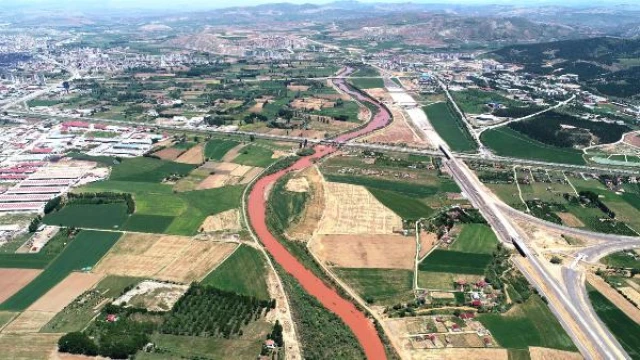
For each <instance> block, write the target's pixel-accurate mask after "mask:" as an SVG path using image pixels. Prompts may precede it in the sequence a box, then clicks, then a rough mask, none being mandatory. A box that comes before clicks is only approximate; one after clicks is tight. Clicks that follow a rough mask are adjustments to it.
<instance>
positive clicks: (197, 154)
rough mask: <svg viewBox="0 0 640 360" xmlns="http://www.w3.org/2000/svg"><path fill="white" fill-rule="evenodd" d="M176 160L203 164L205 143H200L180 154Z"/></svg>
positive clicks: (184, 162)
mask: <svg viewBox="0 0 640 360" xmlns="http://www.w3.org/2000/svg"><path fill="white" fill-rule="evenodd" d="M175 161H176V162H178V163H182V164H193V165H198V164H202V162H203V161H204V144H198V145H196V146H194V147H192V148H191V149H189V150H187V151H186V152H184V153H183V154H182V155H180V156H179V157H178V158H177V159H176V160H175Z"/></svg>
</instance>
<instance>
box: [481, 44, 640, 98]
mask: <svg viewBox="0 0 640 360" xmlns="http://www.w3.org/2000/svg"><path fill="white" fill-rule="evenodd" d="M491 56H493V57H494V58H496V59H497V60H499V61H503V62H509V63H515V64H521V65H523V66H524V70H523V71H525V72H529V73H533V74H550V73H556V74H565V73H572V74H578V75H579V76H580V80H581V81H582V82H583V83H584V84H585V85H587V86H589V87H591V88H593V89H594V90H596V91H598V92H600V93H602V94H605V95H610V96H616V97H638V96H639V95H640V38H635V39H622V38H613V37H599V38H591V39H580V40H563V41H554V42H549V43H540V44H527V45H513V46H507V47H504V48H502V49H500V50H496V51H494V52H492V53H491Z"/></svg>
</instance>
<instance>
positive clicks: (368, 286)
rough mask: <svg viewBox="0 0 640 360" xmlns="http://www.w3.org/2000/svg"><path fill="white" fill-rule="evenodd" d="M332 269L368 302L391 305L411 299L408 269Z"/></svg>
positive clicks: (411, 291) (411, 287)
mask: <svg viewBox="0 0 640 360" xmlns="http://www.w3.org/2000/svg"><path fill="white" fill-rule="evenodd" d="M334 271H335V272H336V274H337V275H338V276H339V277H340V278H341V279H342V280H344V281H345V282H346V283H347V284H349V285H350V286H351V287H352V288H353V289H354V290H355V291H356V292H357V293H358V294H359V295H360V296H361V297H362V298H363V299H364V300H365V301H366V302H368V303H370V304H380V305H393V304H397V303H399V302H403V301H408V300H412V299H413V272H412V271H410V270H398V269H356V268H335V269H334Z"/></svg>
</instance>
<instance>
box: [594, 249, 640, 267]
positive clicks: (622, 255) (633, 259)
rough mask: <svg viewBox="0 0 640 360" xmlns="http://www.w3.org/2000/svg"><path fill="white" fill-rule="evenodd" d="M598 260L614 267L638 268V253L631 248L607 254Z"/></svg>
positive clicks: (639, 262)
mask: <svg viewBox="0 0 640 360" xmlns="http://www.w3.org/2000/svg"><path fill="white" fill-rule="evenodd" d="M600 262H601V263H603V264H605V265H607V266H609V267H614V268H625V269H640V255H639V254H638V253H636V252H635V251H633V250H630V251H621V252H617V253H613V254H611V255H607V256H605V257H604V258H602V259H601V260H600Z"/></svg>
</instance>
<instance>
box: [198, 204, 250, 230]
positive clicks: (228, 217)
mask: <svg viewBox="0 0 640 360" xmlns="http://www.w3.org/2000/svg"><path fill="white" fill-rule="evenodd" d="M200 227H201V228H202V231H223V230H231V231H236V230H240V229H241V226H240V213H239V211H238V210H237V209H231V210H227V211H223V212H221V213H219V214H216V215H211V216H208V217H207V218H206V219H205V220H204V222H203V223H202V225H201V226H200Z"/></svg>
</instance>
